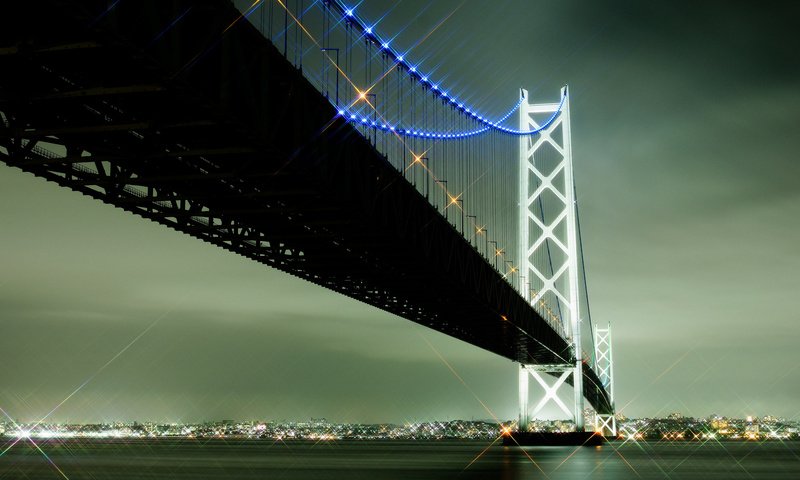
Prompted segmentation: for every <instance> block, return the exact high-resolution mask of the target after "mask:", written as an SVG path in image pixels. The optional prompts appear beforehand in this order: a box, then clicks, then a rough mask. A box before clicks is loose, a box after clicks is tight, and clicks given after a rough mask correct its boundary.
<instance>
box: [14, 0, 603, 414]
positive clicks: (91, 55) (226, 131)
mask: <svg viewBox="0 0 800 480" xmlns="http://www.w3.org/2000/svg"><path fill="white" fill-rule="evenodd" d="M108 5H109V2H107V1H100V0H95V1H81V2H69V1H58V0H46V1H44V2H36V3H35V4H33V3H31V2H5V3H4V4H3V5H2V6H0V71H2V72H3V73H2V74H0V112H2V113H3V116H2V118H1V119H0V120H2V125H0V145H2V146H3V147H2V148H0V159H2V160H3V161H5V162H6V163H7V164H9V165H12V166H16V167H19V168H21V169H23V170H26V171H29V172H32V173H34V174H36V175H39V176H42V177H44V178H47V179H49V180H52V181H55V182H56V183H58V184H60V185H62V186H65V187H68V188H71V189H73V190H77V191H80V192H82V193H84V194H87V195H90V196H92V197H95V198H97V199H99V200H102V201H104V202H107V203H110V204H113V205H115V206H117V207H120V208H123V209H125V210H127V211H130V212H133V213H135V214H137V215H140V216H142V217H145V218H149V219H151V220H154V221H156V222H159V223H162V224H164V225H167V226H169V227H171V228H174V229H176V230H179V231H181V232H184V233H187V234H189V235H192V236H195V237H197V238H200V239H202V240H205V241H207V242H210V243H213V244H215V245H218V246H220V247H222V248H226V249H229V250H231V251H234V252H236V253H239V254H241V255H244V256H246V257H248V258H251V259H253V260H256V261H259V262H262V263H264V264H266V265H269V266H271V267H274V268H278V269H280V270H283V271H285V272H288V273H291V274H293V275H296V276H298V277H301V278H304V279H306V280H308V281H310V282H313V283H316V284H318V285H321V286H324V287H326V288H329V289H331V290H335V291H337V292H340V293H342V294H344V295H348V296H350V297H352V298H355V299H358V300H360V301H362V302H365V303H368V304H370V305H374V306H376V307H378V308H380V309H383V310H386V311H389V312H392V313H395V314H397V315H399V316H401V317H403V318H406V319H409V320H412V321H414V322H417V323H420V324H422V325H426V326H428V327H430V328H433V329H435V330H438V331H440V332H443V333H446V334H448V335H451V336H453V337H456V338H459V339H461V340H464V341H466V342H469V343H471V344H473V345H476V346H479V347H481V348H484V349H486V350H488V351H491V352H494V353H496V354H498V355H501V356H504V357H506V358H509V359H511V360H515V361H524V362H527V363H560V362H562V361H563V359H567V360H568V359H570V357H571V355H570V353H569V346H568V344H567V342H566V341H565V340H564V339H563V338H562V337H561V336H560V335H559V334H558V333H557V332H556V331H555V330H554V329H553V328H552V327H551V326H550V325H549V324H548V323H547V322H546V321H545V320H544V319H542V318H541V317H540V316H539V315H538V314H537V313H536V312H535V310H534V309H533V308H531V307H530V306H529V305H528V304H527V302H526V301H525V300H524V299H523V298H522V297H520V296H519V295H518V294H517V293H516V292H515V291H514V290H513V289H512V288H511V287H510V286H509V285H508V283H506V282H505V281H504V280H503V279H502V277H501V276H500V275H499V274H498V273H497V272H496V271H495V270H494V268H492V266H491V265H489V264H488V263H487V262H486V261H485V260H484V259H483V258H482V256H481V255H480V254H479V253H478V251H477V250H476V249H475V248H473V246H472V245H470V243H469V242H468V241H467V240H465V239H464V237H463V236H462V235H461V234H460V233H459V232H458V231H457V230H456V229H455V228H454V227H453V226H452V225H451V224H450V223H448V222H447V221H446V220H445V219H444V218H443V217H442V216H441V215H440V213H439V212H438V211H437V210H436V209H435V208H434V207H432V206H431V205H430V204H429V203H428V202H427V200H426V199H425V198H424V197H423V196H421V195H420V194H419V193H418V192H417V190H415V189H414V188H413V187H412V186H411V185H410V184H409V183H408V182H406V181H405V180H404V179H403V177H402V175H401V174H399V173H398V172H397V171H396V170H395V169H394V168H393V167H392V166H391V165H390V164H389V163H388V162H387V161H386V159H385V158H383V157H382V156H381V155H380V154H379V153H378V152H377V151H376V150H375V149H374V148H373V147H372V146H371V145H370V143H369V141H368V140H366V139H365V138H364V137H363V136H361V135H360V134H359V133H358V132H357V131H356V130H355V129H353V127H352V126H350V125H348V124H346V123H345V122H342V121H340V120H339V119H337V118H336V115H335V113H336V112H335V111H334V109H333V107H331V105H330V104H329V103H328V102H327V101H326V100H325V99H324V98H323V97H322V96H321V95H320V94H319V92H317V91H316V90H315V89H314V88H313V87H312V86H311V85H310V84H309V83H308V82H307V81H306V80H305V79H304V78H303V76H302V74H301V72H299V71H297V70H295V69H294V67H292V66H291V65H290V64H289V63H288V62H287V61H286V60H285V59H284V58H283V57H282V55H281V54H280V53H279V52H278V51H277V50H276V49H275V48H274V47H273V46H272V44H271V43H270V42H269V41H267V40H266V39H264V38H263V36H261V34H260V33H259V32H258V31H257V30H256V29H254V28H253V27H252V26H251V25H249V24H248V23H247V22H246V21H240V22H238V23H237V24H236V25H235V26H234V27H233V28H227V27H229V25H231V24H232V23H233V22H234V21H235V20H236V18H238V16H239V12H238V11H237V10H236V9H235V8H234V7H233V5H232V4H231V3H230V2H227V1H225V0H217V1H207V2H201V3H196V2H189V1H177V0H175V1H152V2H119V4H117V5H116V6H115V7H114V8H113V9H111V10H108V11H107V10H106V9H107V8H108ZM190 6H191V9H189V7H190ZM187 10H189V12H188V14H186V12H187ZM181 16H182V17H181ZM179 17H181V20H180V21H178V22H175V23H174V25H172V26H171V27H169V26H170V25H171V24H172V23H173V21H175V19H177V18H179ZM223 32H224V33H223ZM121 253H124V252H121ZM331 328H335V326H333V325H332V326H331ZM584 372H585V377H586V378H585V380H584V386H585V394H586V398H587V399H588V400H589V401H590V403H592V405H594V407H595V408H596V409H597V410H598V411H600V412H609V411H611V409H610V406H609V404H608V400H607V395H606V393H605V391H604V390H603V389H602V388H601V387H598V386H597V385H599V384H600V382H599V381H598V379H597V377H596V375H595V373H594V372H593V371H592V370H591V369H590V368H585V369H584Z"/></svg>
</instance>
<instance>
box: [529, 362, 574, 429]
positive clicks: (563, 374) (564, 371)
mask: <svg viewBox="0 0 800 480" xmlns="http://www.w3.org/2000/svg"><path fill="white" fill-rule="evenodd" d="M582 374H583V372H582V371H580V370H578V369H576V368H575V367H574V366H573V365H571V364H557V365H526V364H520V366H519V423H518V424H517V426H518V430H519V431H520V432H526V431H528V430H529V428H530V419H531V417H533V418H535V417H536V416H537V415H538V414H539V413H540V412H541V411H542V410H543V409H544V407H546V406H547V405H548V404H549V403H550V402H553V403H555V404H556V405H557V406H558V407H559V408H560V409H561V411H562V412H564V414H566V415H567V416H568V417H572V419H573V420H574V421H575V430H576V431H583V411H582V409H580V410H579V409H578V408H577V406H576V408H575V409H573V410H570V408H569V407H567V405H566V404H565V403H564V402H563V401H562V400H561V398H559V396H558V390H559V389H560V388H561V387H562V386H563V385H564V384H565V383H566V381H567V379H569V376H570V375H573V376H578V375H582ZM545 375H547V376H553V377H555V378H556V380H555V382H553V383H552V384H551V383H549V382H548V380H547V378H546V376H545ZM529 376H530V377H533V379H534V380H536V383H538V384H539V386H541V387H542V390H543V395H542V398H541V399H540V400H539V402H538V403H537V404H536V406H535V407H534V408H533V411H532V412H531V413H530V414H528V377H529ZM573 381H574V378H573ZM581 406H582V403H581Z"/></svg>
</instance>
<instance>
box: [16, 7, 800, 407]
mask: <svg viewBox="0 0 800 480" xmlns="http://www.w3.org/2000/svg"><path fill="white" fill-rule="evenodd" d="M700 3H701V2H649V1H647V2H645V1H631V2H579V1H559V2H541V1H536V2H534V1H523V0H519V1H498V2H478V1H464V2H450V1H441V2H436V3H434V4H432V5H427V4H426V3H425V2H417V1H403V2H399V3H397V4H396V5H394V6H393V7H391V8H389V7H388V5H389V4H388V2H383V1H367V2H364V3H363V4H361V5H359V6H358V7H357V12H358V13H359V15H361V16H362V17H363V18H365V19H378V18H381V17H383V20H382V21H381V22H380V23H379V24H378V26H377V28H376V30H377V31H379V32H381V33H386V34H387V35H389V36H390V35H393V33H394V32H401V33H400V34H399V36H398V37H397V38H396V40H395V41H394V44H395V45H398V46H403V45H405V46H411V45H412V44H414V43H416V40H418V39H419V38H421V37H422V36H424V35H425V34H426V33H428V32H429V31H431V30H432V29H434V27H436V25H437V24H439V23H440V22H441V21H442V20H443V19H445V18H447V20H446V21H444V22H443V23H442V24H441V26H440V27H438V28H437V29H435V31H434V32H433V33H432V34H431V35H430V36H429V37H428V38H427V39H426V40H425V41H424V42H423V43H422V44H420V45H419V46H417V47H416V48H415V49H414V50H412V51H411V52H409V53H408V54H407V55H408V58H417V59H422V61H423V64H424V65H426V66H428V68H429V70H433V71H435V73H436V75H437V78H439V79H440V80H441V83H442V84H443V85H448V86H449V87H448V88H449V89H450V91H452V92H454V93H458V94H459V96H461V97H463V98H468V99H470V101H472V102H473V103H474V104H477V105H479V106H480V107H482V108H483V109H484V111H488V112H494V113H500V112H502V111H504V110H506V109H507V108H508V107H509V106H510V105H513V104H514V102H515V101H516V99H517V95H518V89H519V88H520V87H524V88H527V89H528V90H529V91H530V93H531V96H532V97H533V99H534V101H545V102H549V101H553V100H555V99H557V98H558V89H559V88H560V87H561V85H563V84H565V83H568V84H569V85H570V91H571V94H572V97H571V112H572V138H573V152H574V162H575V176H576V181H577V190H578V202H579V205H580V208H581V221H582V232H583V240H584V249H585V254H586V262H587V274H588V281H589V290H590V292H589V293H590V298H591V307H592V315H593V318H594V319H595V321H596V322H599V323H605V322H607V321H610V322H611V323H612V326H613V329H614V341H615V344H614V348H615V351H614V354H615V362H616V363H615V369H616V371H615V373H616V394H617V395H616V396H617V407H618V409H619V410H620V411H622V412H623V413H625V414H626V415H628V416H633V417H637V416H651V415H665V414H667V413H670V412H673V411H679V412H682V413H684V414H686V415H694V416H706V415H709V414H711V413H718V414H723V415H730V416H745V415H751V414H752V415H766V414H773V415H778V416H785V417H789V418H795V419H797V418H798V417H800V403H798V399H799V398H800V363H799V362H798V351H800V350H798V348H799V347H800V325H799V324H798V322H800V313H798V312H799V311H800V295H799V294H798V286H799V285H800V283H799V282H798V274H797V272H798V271H800V248H799V247H798V245H800V158H799V157H800V156H799V155H798V153H797V152H798V151H800V135H798V129H800V113H798V112H800V61H798V59H799V57H798V52H799V51H800V48H798V47H800V45H799V44H800V41H798V37H797V33H796V24H797V19H798V18H800V3H793V6H788V7H787V6H785V5H783V4H784V3H790V2H774V4H772V5H770V4H769V2H761V3H756V2H702V4H700ZM779 5H783V6H780V7H779ZM451 14H452V15H451ZM448 16H449V17H448ZM510 161H515V160H514V159H511V160H510ZM0 221H1V222H2V223H0V326H1V327H2V330H1V331H0V352H2V353H0V355H1V356H0V358H2V362H1V363H0V407H2V408H3V409H4V410H5V411H6V412H8V414H10V415H11V416H13V417H15V418H17V419H19V420H23V421H30V420H37V419H39V418H41V417H42V416H44V415H45V414H47V413H48V412H50V411H51V410H52V409H53V408H54V407H56V406H57V405H58V404H59V403H61V402H62V401H63V400H65V399H67V400H66V401H65V402H64V403H63V404H62V405H61V406H60V407H58V408H57V410H56V411H55V412H54V413H53V414H52V416H51V417H50V418H51V419H53V420H57V421H76V422H82V421H99V420H154V421H180V420H185V421H196V420H205V419H222V418H232V419H272V420H282V419H298V420H301V419H307V418H309V417H314V418H318V417H326V418H328V419H329V420H334V421H363V422H377V421H389V422H403V421H417V420H430V419H453V418H491V417H492V416H497V417H499V418H501V419H509V418H515V417H516V415H517V407H516V402H517V367H516V365H515V364H513V363H512V362H511V361H509V360H506V359H503V358H500V357H497V356H495V355H493V354H490V353H487V352H485V351H482V350H479V349H477V348H476V347H472V346H470V345H467V344H464V343H461V342H459V341H456V340H453V339H450V338H449V337H446V336H444V335H442V334H439V333H437V332H433V331H431V330H429V329H426V328H424V327H421V326H419V325H416V324H414V323H411V322H409V321H406V320H403V319H400V318H398V317H394V316H392V315H389V314H387V313H384V312H382V311H379V310H376V309H374V308H372V307H369V306H366V305H363V304H360V303H358V302H356V301H354V300H351V299H348V298H345V297H343V296H340V295H338V294H335V293H332V292H329V291H326V290H323V289H321V288H319V287H317V286H314V285H311V284H308V283H306V282H303V281H301V280H298V279H296V278H294V277H291V276H289V275H286V274H284V273H281V272H278V271H275V270H270V269H269V268H267V267H265V266H263V265H260V264H257V263H255V262H252V261H250V260H247V259H244V258H242V257H240V256H238V255H235V254H233V253H230V252H226V251H224V250H222V249H219V248H217V247H214V246H211V245H208V244H205V243H203V242H201V241H199V240H196V239H193V238H191V237H189V236H187V235H184V234H180V233H176V232H175V231H173V230H170V229H167V228H164V227H162V226H159V225H156V224H154V223H151V222H149V221H146V220H143V219H141V218H139V217H136V216H133V215H131V214H128V213H126V212H123V211H121V210H117V209H115V208H113V207H111V206H108V205H104V204H102V203H100V202H97V201H94V200H91V199H89V198H88V197H84V196H81V195H80V194H77V193H74V192H71V191H69V190H66V189H62V188H60V187H58V186H56V185H55V184H52V183H47V182H45V181H44V180H41V179H37V178H35V177H33V176H32V175H29V174H26V173H22V172H20V171H19V170H16V169H12V168H9V167H7V166H5V165H2V166H0ZM451 368H452V370H451ZM454 371H455V372H457V373H458V375H460V377H461V378H462V379H463V382H462V381H461V380H460V379H459V378H458V377H457V376H456V375H455V374H454ZM73 392H74V395H72V396H70V395H71V394H73ZM532 398H533V393H532ZM479 400H480V401H482V402H483V403H485V404H486V405H487V406H488V409H489V410H491V412H489V411H487V410H486V409H484V408H483V407H482V406H481V403H480V402H479Z"/></svg>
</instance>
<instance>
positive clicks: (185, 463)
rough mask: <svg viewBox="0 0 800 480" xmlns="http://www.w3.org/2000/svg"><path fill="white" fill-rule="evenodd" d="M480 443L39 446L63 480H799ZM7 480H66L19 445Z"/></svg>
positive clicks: (720, 463)
mask: <svg viewBox="0 0 800 480" xmlns="http://www.w3.org/2000/svg"><path fill="white" fill-rule="evenodd" d="M3 443H5V442H3ZM487 444H488V443H481V442H472V441H470V442H466V441H464V442H458V441H449V442H347V441H338V442H324V443H316V444H314V443H301V442H298V443H289V444H286V443H273V442H272V441H267V440H259V441H252V440H250V441H230V440H228V441H222V440H213V441H208V440H205V441H204V440H163V439H161V440H156V441H152V440H151V441H123V440H115V441H98V440H94V441H87V440H69V441H63V440H62V441H55V440H50V441H48V442H47V443H40V444H39V445H40V446H41V448H42V450H43V451H44V452H45V453H46V454H47V455H48V456H49V457H50V458H51V459H52V461H53V463H55V464H56V465H57V466H58V467H59V468H60V469H61V470H62V471H63V472H64V475H65V476H66V477H67V478H69V479H70V480H77V479H98V478H103V479H113V480H123V479H140V478H164V479H167V478H170V479H171V478H191V479H234V480H236V479H271V478H282V479H287V480H294V479H304V480H305V479H331V480H342V479H347V480H352V479H421V480H433V479H436V480H438V479H451V478H453V479H454V478H459V479H468V480H472V479H487V478H488V479H501V480H515V479H538V478H550V479H553V480H558V479H587V478H590V479H614V480H619V479H629V478H630V479H663V478H668V479H681V480H694V479H698V480H700V479H701V480H715V479H720V480H721V479H726V480H727V479H740V478H741V479H759V480H760V479H793V480H794V479H798V478H800V442H787V443H781V442H777V441H774V442H767V443H757V442H728V443H717V442H713V443H712V442H709V443H705V444H703V443H699V442H682V443H663V442H639V443H628V444H619V443H616V444H615V443H612V444H607V445H604V446H602V447H525V448H519V447H502V446H494V447H491V448H489V449H488V450H486V451H485V452H484V453H483V455H480V457H479V458H477V460H476V457H477V456H478V455H479V454H480V453H481V451H483V450H484V449H485V448H486V446H487ZM473 460H475V461H474V462H473ZM470 462H472V463H470ZM467 467H468V468H467ZM7 478H8V479H12V478H29V479H54V478H64V476H62V475H61V474H60V473H59V472H58V471H57V470H56V469H55V467H53V466H52V465H51V464H50V463H49V462H48V461H47V460H46V459H45V458H44V456H43V455H42V453H41V452H39V451H37V450H36V449H35V448H34V447H33V446H32V445H28V444H25V443H19V444H17V445H15V446H14V447H12V448H11V449H10V450H9V451H8V452H6V454H5V455H4V456H2V457H0V479H7Z"/></svg>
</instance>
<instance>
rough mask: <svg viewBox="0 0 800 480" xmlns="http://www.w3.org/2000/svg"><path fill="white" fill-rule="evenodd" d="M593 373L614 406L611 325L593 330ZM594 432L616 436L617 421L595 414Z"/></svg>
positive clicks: (610, 417)
mask: <svg viewBox="0 0 800 480" xmlns="http://www.w3.org/2000/svg"><path fill="white" fill-rule="evenodd" d="M594 359H595V360H594V362H595V371H596V372H597V376H598V377H599V378H600V383H602V384H603V387H605V389H606V391H607V392H608V396H609V399H610V400H611V405H612V407H613V405H614V359H613V356H612V350H611V325H610V324H609V325H607V326H606V327H605V328H600V327H597V326H596V327H595V329H594ZM594 430H595V431H596V432H601V433H603V434H604V435H606V436H612V437H615V436H617V419H616V417H615V416H614V414H613V413H611V414H599V413H598V414H595V417H594Z"/></svg>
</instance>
